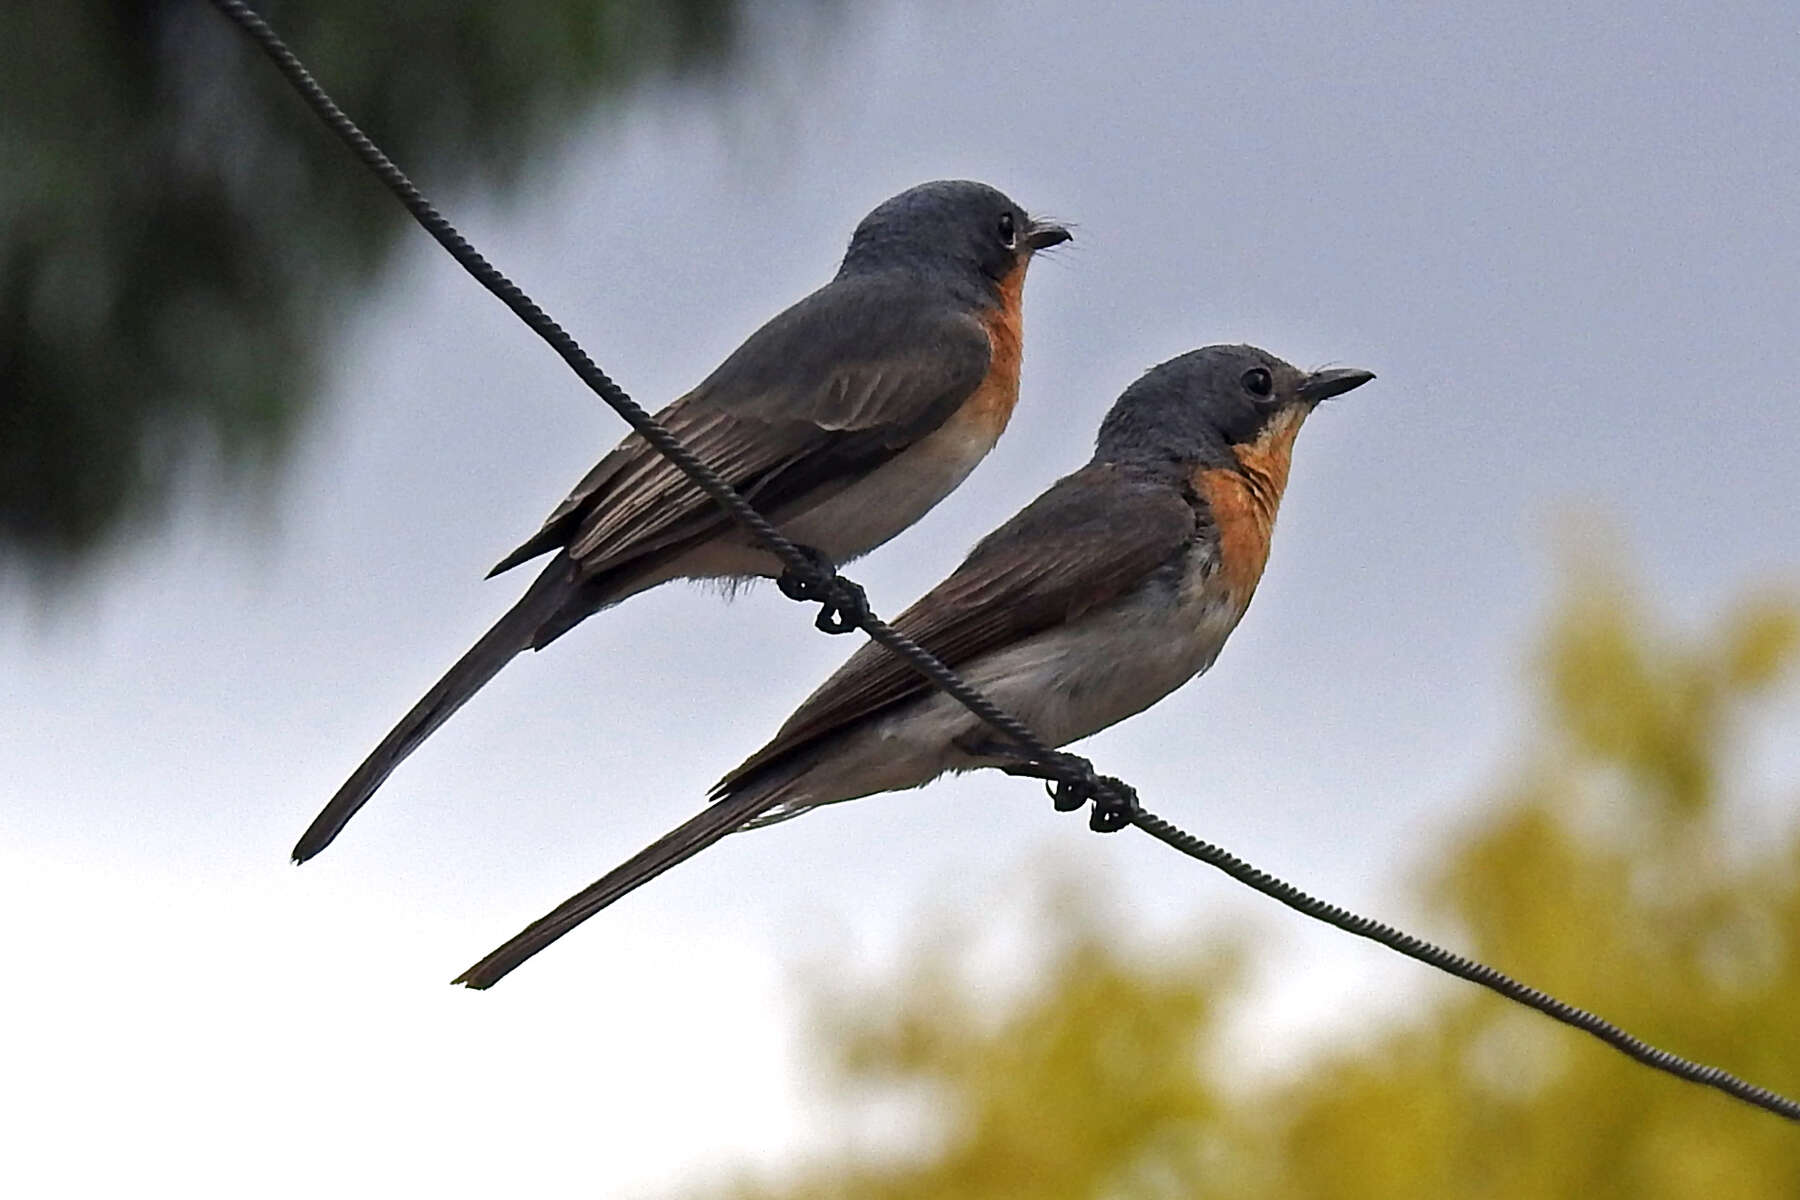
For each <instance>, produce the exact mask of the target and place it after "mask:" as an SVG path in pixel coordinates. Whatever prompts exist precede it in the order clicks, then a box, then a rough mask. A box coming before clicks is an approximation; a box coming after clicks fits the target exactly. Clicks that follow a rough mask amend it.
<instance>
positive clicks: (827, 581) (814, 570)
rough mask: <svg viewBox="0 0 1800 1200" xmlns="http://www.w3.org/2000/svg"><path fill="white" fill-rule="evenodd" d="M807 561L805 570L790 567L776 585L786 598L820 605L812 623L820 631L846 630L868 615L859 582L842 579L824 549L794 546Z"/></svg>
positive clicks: (776, 581)
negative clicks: (800, 570)
mask: <svg viewBox="0 0 1800 1200" xmlns="http://www.w3.org/2000/svg"><path fill="white" fill-rule="evenodd" d="M794 549H796V550H798V551H799V552H800V554H801V556H802V557H803V558H805V559H806V561H807V563H808V564H809V568H810V569H809V570H808V571H806V572H805V573H802V572H799V571H796V570H794V568H792V567H789V568H787V569H786V570H784V571H783V572H782V573H781V574H780V575H779V576H777V577H776V579H775V586H776V587H778V588H780V589H781V594H782V595H784V596H786V597H787V598H788V599H789V600H799V601H801V602H803V603H816V604H818V605H819V615H818V616H816V617H814V618H813V627H814V628H816V629H818V630H819V631H820V632H821V633H849V632H850V631H851V630H853V629H858V628H860V627H861V626H862V623H863V622H864V621H866V620H868V618H869V597H868V596H867V595H866V594H865V593H864V592H863V589H862V585H861V584H859V583H855V582H853V581H851V580H848V579H845V578H844V577H843V576H842V575H839V574H838V573H837V567H836V565H835V564H833V563H832V561H831V560H830V559H829V558H827V557H825V555H824V553H823V552H821V551H819V550H815V549H813V548H812V547H811V546H795V547H794Z"/></svg>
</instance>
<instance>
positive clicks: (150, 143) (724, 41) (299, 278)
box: [0, 0, 822, 573]
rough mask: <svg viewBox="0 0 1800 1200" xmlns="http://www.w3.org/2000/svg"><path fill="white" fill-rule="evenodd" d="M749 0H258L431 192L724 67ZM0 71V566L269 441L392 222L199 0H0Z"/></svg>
mask: <svg viewBox="0 0 1800 1200" xmlns="http://www.w3.org/2000/svg"><path fill="white" fill-rule="evenodd" d="M750 3H752V0H552V2H546V3H538V4H530V5H515V4H493V3H488V2H486V0H394V2H391V3H380V4H369V3H364V2H362V0H308V3H305V4H294V3H279V2H276V0H270V2H268V3H265V4H263V5H262V6H261V8H262V10H263V11H264V15H265V16H267V17H268V18H269V19H270V20H271V22H272V23H273V24H274V25H275V27H276V28H277V29H278V30H279V31H281V32H282V34H283V35H284V36H285V37H286V38H287V39H288V40H289V41H290V43H291V44H292V45H293V46H294V47H295V48H296V49H297V51H298V52H299V53H300V55H301V57H302V59H303V60H305V61H306V62H307V63H308V64H309V65H310V66H311V67H312V68H313V70H314V72H315V73H316V74H317V75H318V76H319V78H320V80H321V81H322V82H323V83H324V84H325V86H326V88H327V90H328V91H330V92H331V93H332V94H333V95H334V97H335V98H336V99H337V100H338V102H339V103H340V104H341V105H342V106H343V107H344V109H345V110H346V111H347V112H349V113H350V114H351V115H352V116H353V117H354V118H355V119H356V120H357V121H358V122H359V123H360V124H362V126H363V127H364V128H365V129H366V130H367V131H368V132H369V133H370V134H371V135H372V136H373V137H374V138H376V139H377V141H378V142H380V143H381V144H382V145H383V146H384V148H386V149H387V150H388V152H389V153H390V154H391V155H392V156H393V157H394V158H395V160H396V161H397V162H399V163H401V164H402V165H403V166H405V167H407V168H408V169H410V170H413V171H415V172H417V173H418V175H419V177H420V179H421V182H422V183H425V184H426V185H427V186H428V187H429V189H430V190H432V191H434V192H435V191H438V190H440V189H443V188H444V187H446V186H454V185H456V184H459V183H465V182H480V183H482V184H485V185H489V186H498V187H504V186H506V185H507V184H508V183H510V182H512V181H514V180H515V179H517V178H518V176H519V175H520V173H521V169H522V168H523V167H524V166H526V165H527V163H528V161H529V159H530V156H531V154H532V152H533V151H534V150H537V149H540V148H542V147H543V145H544V144H545V142H546V140H547V139H548V138H549V137H550V136H551V135H553V134H555V133H556V132H557V131H558V130H560V129H563V128H565V127H566V126H567V124H568V123H569V122H570V121H571V120H573V119H576V118H578V117H580V116H581V115H582V114H584V113H585V112H587V111H589V109H590V108H591V106H592V105H593V104H594V102H595V101H596V100H597V99H599V98H601V97H602V96H604V95H605V94H607V93H608V92H610V91H613V90H616V89H620V88H624V87H628V86H630V85H633V84H635V83H638V82H640V81H643V80H646V79H650V78H656V77H667V76H670V75H673V74H683V75H691V74H694V73H717V72H719V71H721V70H723V69H725V68H727V67H728V66H729V65H730V64H732V63H733V62H735V61H738V60H739V59H740V57H741V56H740V55H739V53H738V52H739V51H740V50H741V49H742V46H743V44H744V42H745V40H746V38H747V36H748V33H747V29H748V25H749V22H748V21H747V19H746V9H747V7H748V5H749V4H750ZM812 3H813V6H814V7H822V4H821V0H812ZM796 7H801V8H804V7H806V5H805V4H798V5H796ZM0 78H3V79H4V80H5V84H4V86H0V163H4V167H3V168H0V566H6V565H10V566H15V567H18V566H24V567H29V568H30V569H32V571H33V573H40V572H45V571H49V572H56V571H60V570H63V569H66V568H68V567H69V566H71V565H73V564H75V563H77V562H79V561H80V560H81V559H82V557H83V556H84V555H87V554H89V553H91V552H92V550H93V549H94V548H95V547H97V546H98V545H100V544H102V542H103V541H104V540H105V539H106V538H107V537H109V536H115V535H119V534H122V533H125V532H127V531H129V530H131V529H133V528H136V527H138V524H139V522H140V521H141V520H142V519H143V518H150V517H154V516H155V515H156V514H157V513H158V512H159V511H160V510H161V509H162V508H163V507H164V505H165V504H166V502H167V500H168V498H169V497H170V495H171V493H172V491H173V489H174V488H175V487H176V486H177V485H178V484H180V483H182V482H183V481H193V482H198V481H200V480H206V481H208V482H210V483H212V484H213V485H215V486H218V485H223V486H224V487H226V488H227V489H228V490H229V489H231V488H233V487H236V486H241V485H243V484H245V483H254V482H256V480H257V478H258V477H259V476H260V475H262V474H263V473H264V472H265V471H266V468H268V467H269V466H270V465H271V464H273V463H274V462H276V461H277V460H278V459H279V456H280V452H281V451H282V449H283V447H284V446H285V445H286V444H287V442H288V440H289V439H290V437H291V435H292V433H293V432H294V430H295V429H296V428H297V426H298V425H299V424H300V422H301V420H302V419H303V417H304V416H305V414H306V411H307V408H308V402H309V400H310V398H311V389H310V385H311V382H312V377H313V373H314V371H315V370H316V368H317V366H318V362H319V358H320V355H321V354H322V353H323V352H324V350H325V349H326V345H325V336H326V334H327V333H328V332H329V330H330V323H329V321H328V320H327V318H328V317H330V316H331V315H332V313H333V312H334V309H335V307H336V306H337V305H340V304H341V303H342V302H343V300H344V299H345V292H346V290H347V289H348V288H352V287H354V286H355V285H357V284H358V283H359V282H361V281H363V280H365V279H366V278H367V276H368V275H369V273H370V272H371V271H372V270H373V269H374V268H376V267H377V266H379V265H380V263H381V261H382V258H383V256H384V254H385V252H386V250H387V249H388V247H389V245H390V244H391V242H392V241H393V238H394V235H395V234H396V232H398V231H399V230H400V229H401V228H402V227H403V223H404V221H405V217H404V215H403V213H402V211H401V209H400V207H399V206H398V205H397V204H396V203H395V202H394V201H393V200H392V199H391V198H389V197H388V196H387V195H386V194H385V193H384V192H382V191H381V190H380V189H379V188H378V186H377V185H376V184H375V183H374V182H373V181H372V180H371V179H370V177H369V176H368V175H367V174H366V173H365V172H364V171H363V170H362V169H361V168H360V167H359V166H357V165H355V164H354V162H353V160H352V159H351V158H350V156H349V154H348V153H347V152H346V151H345V150H344V149H343V147H341V146H340V145H339V144H338V143H337V142H336V140H335V139H333V138H331V137H330V136H329V135H327V134H326V133H325V131H324V130H323V128H322V127H321V126H320V125H319V124H318V123H317V121H316V120H315V119H314V118H313V117H312V116H310V115H309V114H308V113H307V112H305V110H304V109H303V108H302V106H301V105H300V103H299V101H298V99H297V98H296V97H295V96H294V95H293V94H292V93H291V92H290V91H289V90H288V89H287V86H286V85H285V84H284V83H283V82H282V81H281V80H280V79H279V77H278V76H277V74H276V72H275V70H274V69H273V67H272V66H271V65H270V64H269V63H268V62H267V61H266V60H265V59H264V58H263V56H262V54H261V52H260V51H258V50H256V49H255V48H254V47H252V46H251V45H250V43H249V42H248V41H247V40H246V39H245V38H244V37H243V36H242V35H241V34H240V33H239V32H238V31H237V30H236V28H235V27H233V26H231V25H229V24H228V23H227V22H226V21H225V20H224V19H223V18H222V17H221V16H220V15H219V14H218V13H217V12H215V11H214V10H213V9H212V7H211V6H210V5H209V4H207V3H205V2H204V0H55V3H48V4H24V3H21V4H7V5H5V6H0Z"/></svg>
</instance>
